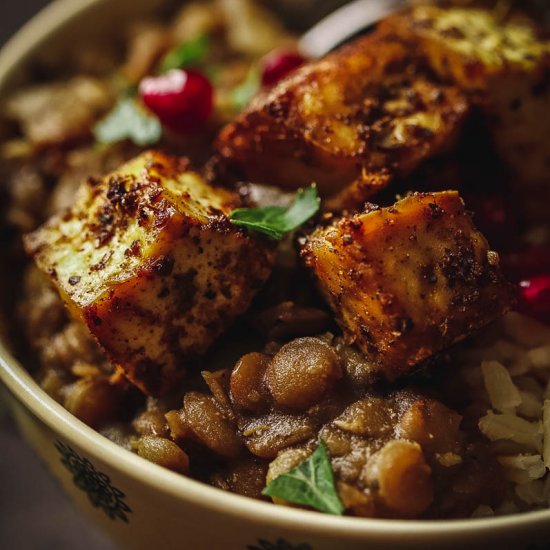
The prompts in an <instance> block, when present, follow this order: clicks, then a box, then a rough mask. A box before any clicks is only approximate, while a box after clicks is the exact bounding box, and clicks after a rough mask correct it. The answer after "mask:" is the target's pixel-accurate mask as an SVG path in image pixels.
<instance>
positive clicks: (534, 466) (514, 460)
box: [498, 454, 546, 479]
mask: <svg viewBox="0 0 550 550" xmlns="http://www.w3.org/2000/svg"><path fill="white" fill-rule="evenodd" d="M498 461H499V462H500V463H501V464H502V466H504V468H507V469H514V470H520V471H524V472H526V473H527V475H528V477H529V479H540V478H541V477H543V476H544V474H545V473H546V466H545V465H544V462H543V461H542V458H541V456H540V455H524V454H522V455H515V456H501V457H499V458H498Z"/></svg>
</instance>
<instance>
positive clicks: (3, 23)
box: [0, 0, 49, 44]
mask: <svg viewBox="0 0 550 550" xmlns="http://www.w3.org/2000/svg"><path fill="white" fill-rule="evenodd" d="M48 3H49V0H0V44H4V42H6V40H7V39H8V38H9V37H10V36H11V35H12V34H13V33H14V32H15V31H16V30H17V29H18V28H19V27H21V25H23V23H24V22H25V21H27V19H30V18H31V17H32V16H33V15H34V14H35V13H36V12H37V11H38V10H39V9H40V8H41V7H43V6H45V5H46V4H48Z"/></svg>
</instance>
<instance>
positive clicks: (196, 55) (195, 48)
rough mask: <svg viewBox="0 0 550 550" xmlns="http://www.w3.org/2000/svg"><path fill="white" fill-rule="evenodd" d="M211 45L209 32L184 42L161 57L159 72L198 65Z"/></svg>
mask: <svg viewBox="0 0 550 550" xmlns="http://www.w3.org/2000/svg"><path fill="white" fill-rule="evenodd" d="M209 47H210V37H209V36H208V34H200V35H199V36H197V38H195V39H193V40H189V41H187V42H182V43H181V44H179V45H178V46H176V47H175V48H173V49H172V50H170V51H169V52H168V53H167V54H166V55H165V56H164V57H163V58H162V59H161V61H160V63H159V72H160V73H165V72H168V71H170V70H172V69H182V68H183V67H189V66H192V65H197V64H198V63H200V61H202V59H203V58H204V56H205V55H206V54H207V52H208V48H209Z"/></svg>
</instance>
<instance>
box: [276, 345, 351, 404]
mask: <svg viewBox="0 0 550 550" xmlns="http://www.w3.org/2000/svg"><path fill="white" fill-rule="evenodd" d="M341 377H342V369H341V367H340V363H339V360H338V356H337V355H336V353H335V352H334V351H333V350H332V349H331V348H330V346H328V345H327V344H326V343H324V342H323V341H322V340H319V339H318V338H298V339H296V340H293V341H292V342H289V343H288V344H286V345H284V346H283V347H282V348H281V349H280V350H279V352H278V353H276V354H275V356H274V357H273V360H272V361H271V363H270V364H269V366H268V367H267V370H266V383H267V387H268V388H269V391H270V393H271V396H272V397H273V400H274V401H275V403H276V404H277V405H279V406H282V407H288V408H289V409H293V410H301V411H304V410H306V409H308V408H309V407H311V406H312V405H314V404H315V403H317V402H318V401H319V400H320V399H321V398H322V397H323V395H325V393H326V392H327V391H329V390H330V389H331V388H332V387H333V386H334V383H335V382H336V381H337V380H338V379H339V378H341Z"/></svg>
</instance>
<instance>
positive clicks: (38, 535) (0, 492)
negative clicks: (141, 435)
mask: <svg viewBox="0 0 550 550" xmlns="http://www.w3.org/2000/svg"><path fill="white" fill-rule="evenodd" d="M48 2H49V0H0V46H1V45H3V44H4V43H5V42H6V41H7V40H8V39H9V37H10V36H11V35H12V34H13V33H14V32H15V31H16V30H17V29H18V28H19V27H21V26H22V25H23V24H24V23H25V21H27V20H28V19H30V18H31V17H32V16H33V15H34V14H35V13H36V12H37V11H38V10H39V9H40V8H42V7H43V6H45V5H46V4H47V3H48ZM0 549H1V550H116V549H115V547H114V546H113V545H112V543H111V542H110V541H108V540H107V539H106V538H105V537H104V536H103V535H102V534H101V533H98V532H97V531H96V530H95V529H94V528H93V527H92V526H91V525H89V523H88V522H87V521H86V519H85V518H84V517H83V516H81V515H80V514H79V513H78V512H77V511H76V510H75V508H74V507H73V505H72V504H71V503H70V502H69V500H68V499H67V497H65V495H64V494H63V493H62V492H61V491H60V490H59V488H58V487H57V485H56V483H55V482H54V481H53V479H52V478H51V477H50V475H49V474H48V472H47V471H46V469H45V468H44V466H43V465H42V464H41V463H40V461H39V460H38V459H37V458H36V457H35V455H34V454H33V452H32V451H31V449H30V448H29V447H28V446H27V444H26V443H24V442H23V441H22V439H21V438H20V436H19V435H18V434H17V431H16V430H15V428H14V426H13V424H12V422H11V420H10V419H9V417H8V415H7V411H6V409H5V407H4V405H3V403H2V395H1V394H0Z"/></svg>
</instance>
